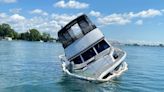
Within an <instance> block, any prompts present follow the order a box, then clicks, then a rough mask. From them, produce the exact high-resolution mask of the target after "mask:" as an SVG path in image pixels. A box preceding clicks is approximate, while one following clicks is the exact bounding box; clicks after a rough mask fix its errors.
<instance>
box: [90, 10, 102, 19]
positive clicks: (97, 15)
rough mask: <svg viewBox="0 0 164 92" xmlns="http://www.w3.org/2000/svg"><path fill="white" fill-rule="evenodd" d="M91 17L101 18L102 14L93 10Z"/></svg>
mask: <svg viewBox="0 0 164 92" xmlns="http://www.w3.org/2000/svg"><path fill="white" fill-rule="evenodd" d="M89 15H91V16H94V17H99V16H101V13H100V12H98V11H93V10H92V11H91V12H90V13H89Z"/></svg>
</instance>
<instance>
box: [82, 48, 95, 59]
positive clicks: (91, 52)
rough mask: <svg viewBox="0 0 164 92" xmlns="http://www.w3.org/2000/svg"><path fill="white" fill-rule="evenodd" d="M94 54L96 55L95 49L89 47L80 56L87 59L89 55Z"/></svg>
mask: <svg viewBox="0 0 164 92" xmlns="http://www.w3.org/2000/svg"><path fill="white" fill-rule="evenodd" d="M95 55H96V53H95V51H94V50H93V48H91V49H89V50H87V51H86V52H84V53H83V54H82V57H83V59H84V61H87V60H88V59H90V58H91V57H93V56H95Z"/></svg>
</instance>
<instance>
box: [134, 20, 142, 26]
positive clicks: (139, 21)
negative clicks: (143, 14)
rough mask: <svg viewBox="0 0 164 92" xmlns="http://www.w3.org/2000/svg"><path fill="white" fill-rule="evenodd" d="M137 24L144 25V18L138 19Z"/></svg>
mask: <svg viewBox="0 0 164 92" xmlns="http://www.w3.org/2000/svg"><path fill="white" fill-rule="evenodd" d="M135 24H137V25H142V24H143V20H137V21H136V23H135Z"/></svg>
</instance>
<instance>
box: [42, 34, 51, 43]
mask: <svg viewBox="0 0 164 92" xmlns="http://www.w3.org/2000/svg"><path fill="white" fill-rule="evenodd" d="M41 40H43V41H44V42H47V41H50V40H51V36H50V34H49V33H46V32H44V33H43V34H42V36H41Z"/></svg>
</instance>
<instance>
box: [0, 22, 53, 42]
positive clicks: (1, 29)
mask: <svg viewBox="0 0 164 92" xmlns="http://www.w3.org/2000/svg"><path fill="white" fill-rule="evenodd" d="M5 37H11V38H12V39H15V40H27V41H40V40H42V41H44V42H47V41H52V40H54V38H53V37H51V35H50V34H49V33H46V32H43V33H40V32H39V31H38V30H37V29H29V30H28V31H27V32H24V33H18V32H16V31H15V30H14V29H12V28H11V26H10V25H9V24H6V23H3V24H1V25H0V38H1V39H4V38H5Z"/></svg>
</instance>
